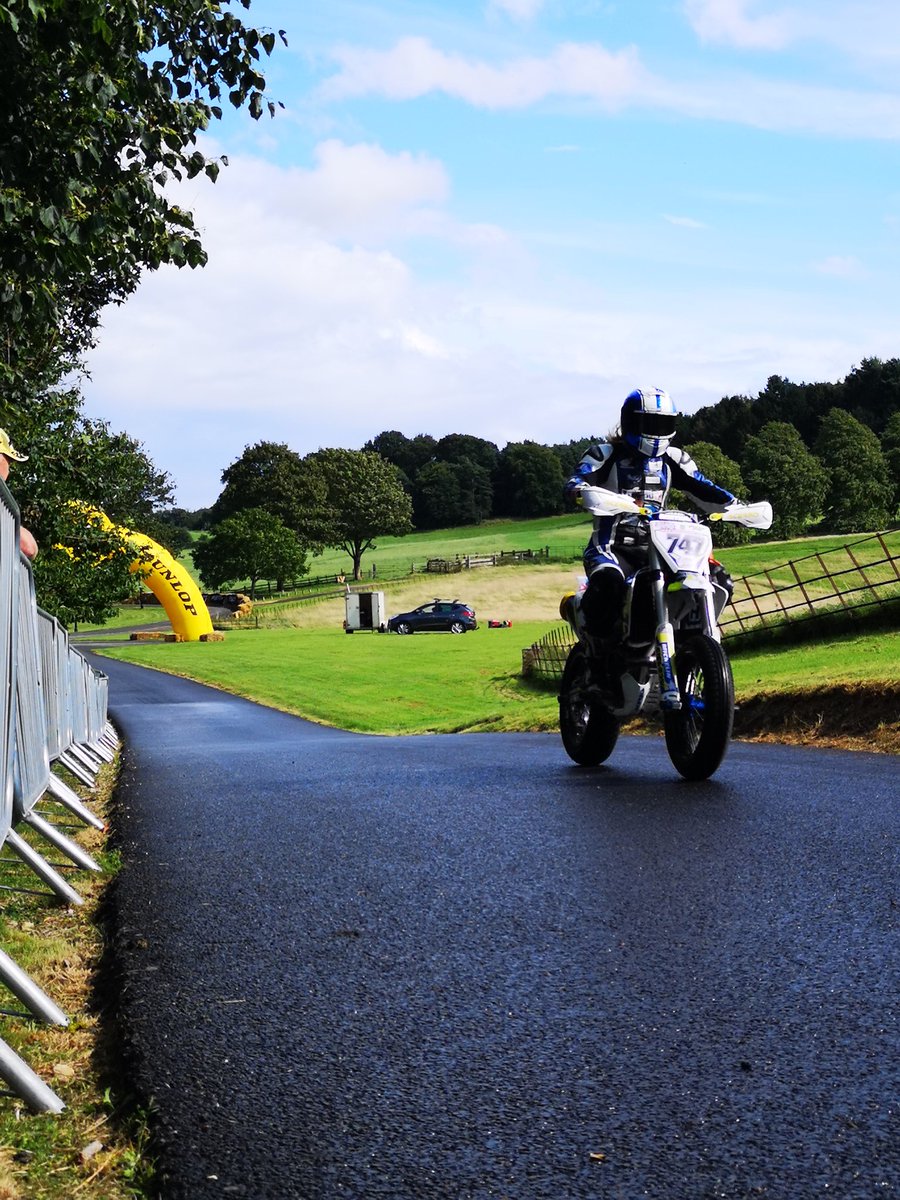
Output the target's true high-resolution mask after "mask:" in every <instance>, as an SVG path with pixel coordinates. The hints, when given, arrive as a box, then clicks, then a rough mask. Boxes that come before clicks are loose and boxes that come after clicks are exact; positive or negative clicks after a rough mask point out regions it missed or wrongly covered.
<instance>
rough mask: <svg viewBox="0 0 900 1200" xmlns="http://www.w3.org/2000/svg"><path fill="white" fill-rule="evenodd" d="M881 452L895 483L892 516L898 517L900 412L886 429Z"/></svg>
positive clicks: (899, 502)
mask: <svg viewBox="0 0 900 1200" xmlns="http://www.w3.org/2000/svg"><path fill="white" fill-rule="evenodd" d="M881 450H882V453H883V454H884V459H885V462H886V463H887V467H888V477H889V478H890V479H892V480H893V483H894V500H893V509H892V512H891V515H892V516H893V517H896V516H897V510H898V508H900V411H898V412H895V413H894V414H893V415H892V416H891V418H890V419H889V421H888V423H887V424H886V425H885V427H884V433H883V434H882V436H881Z"/></svg>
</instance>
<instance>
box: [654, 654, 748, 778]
mask: <svg viewBox="0 0 900 1200" xmlns="http://www.w3.org/2000/svg"><path fill="white" fill-rule="evenodd" d="M675 669H676V673H677V676H678V689H679V691H680V692H681V709H680V711H678V712H667V713H664V714H663V724H664V726H665V731H666V749H667V750H668V752H669V758H671V760H672V763H673V764H674V766H675V769H676V770H677V771H678V772H679V774H681V775H683V776H684V778H685V779H709V777H710V775H712V774H713V772H714V771H716V770H717V769H718V768H719V766H720V765H721V763H722V759H723V758H724V757H725V752H726V751H727V749H728V743H729V742H730V741H731V729H732V726H733V724H734V680H733V678H732V675H731V663H730V662H729V661H728V656H727V654H726V653H725V651H724V650H723V649H722V647H721V645H720V644H719V643H718V642H717V641H716V640H715V639H714V638H711V637H709V636H708V635H707V634H705V633H704V634H699V635H698V636H696V637H692V638H691V639H690V640H689V641H687V642H685V643H684V644H683V645H681V646H679V647H678V648H677V650H676V653H675Z"/></svg>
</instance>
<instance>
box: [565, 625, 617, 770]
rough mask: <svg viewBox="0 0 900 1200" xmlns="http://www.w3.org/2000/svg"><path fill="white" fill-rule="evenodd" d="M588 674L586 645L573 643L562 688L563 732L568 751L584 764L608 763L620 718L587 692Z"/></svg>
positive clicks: (587, 765) (615, 740)
mask: <svg viewBox="0 0 900 1200" xmlns="http://www.w3.org/2000/svg"><path fill="white" fill-rule="evenodd" d="M588 674H589V662H588V656H587V655H586V654H585V652H584V648H583V647H582V646H573V647H572V649H571V650H570V651H569V657H568V658H567V659H566V665H565V667H564V668H563V675H562V683H561V684H560V689H559V733H560V736H561V738H562V743H563V746H564V748H565V751H566V754H568V756H569V758H571V759H572V761H573V762H576V763H578V765H579V766H580V767H595V766H597V765H598V763H602V762H605V761H606V760H607V759H608V758H609V756H610V755H611V754H612V752H613V750H614V749H615V746H616V742H617V741H618V738H619V721H618V718H617V717H614V716H613V714H612V713H611V712H609V710H608V709H606V708H605V707H604V706H603V704H602V702H601V701H600V700H599V699H596V698H593V697H591V696H589V695H588V694H587V687H588Z"/></svg>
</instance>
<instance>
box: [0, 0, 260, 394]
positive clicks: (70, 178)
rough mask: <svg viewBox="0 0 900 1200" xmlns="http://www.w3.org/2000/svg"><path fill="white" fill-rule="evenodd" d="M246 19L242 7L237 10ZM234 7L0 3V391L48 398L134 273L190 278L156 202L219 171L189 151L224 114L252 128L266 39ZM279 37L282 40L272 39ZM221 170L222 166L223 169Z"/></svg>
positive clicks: (175, 210)
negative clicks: (175, 187)
mask: <svg viewBox="0 0 900 1200" xmlns="http://www.w3.org/2000/svg"><path fill="white" fill-rule="evenodd" d="M239 3H240V4H241V5H242V6H243V7H244V8H248V7H249V4H250V0H239ZM230 4H231V0H158V2H156V3H151V0H119V2H118V3H114V4H110V3H109V2H108V0H2V3H0V62H2V64H3V87H2V89H0V223H2V226H3V238H2V239H0V384H4V385H5V386H6V389H7V392H8V394H9V395H17V394H20V393H22V392H23V391H25V392H29V391H30V392H32V393H33V392H34V390H35V388H36V387H38V386H42V385H47V384H52V383H55V382H56V381H57V380H58V379H59V378H61V377H62V373H63V371H64V370H65V368H66V367H67V366H70V365H71V364H72V363H73V362H74V361H75V360H77V358H78V356H79V355H80V354H81V352H82V351H83V350H84V349H85V348H86V347H88V346H90V345H91V343H92V340H93V336H94V332H95V330H96V328H97V324H98V320H99V314H100V312H101V311H102V309H103V308H104V307H105V306H106V305H107V304H109V303H110V302H121V301H122V300H123V299H124V298H125V297H126V296H128V295H129V294H130V293H131V292H133V291H134V289H135V287H136V286H137V283H138V280H139V278H140V275H141V272H142V271H143V270H145V269H150V270H153V269H155V268H157V267H159V266H160V265H161V264H162V263H174V264H176V265H177V266H184V265H190V266H192V267H195V266H199V265H202V263H203V262H204V261H205V254H204V251H203V249H202V246H201V244H200V240H199V237H198V234H197V231H196V229H195V226H194V221H193V218H192V216H191V214H190V213H189V212H186V211H185V210H184V209H182V208H180V207H179V206H178V205H177V204H176V203H175V202H174V201H173V199H172V198H171V197H170V196H169V195H167V193H166V192H165V190H164V189H165V185H166V183H167V182H169V181H170V180H171V179H182V178H185V177H186V178H188V179H191V178H194V177H195V176H197V175H200V174H206V175H207V176H209V177H210V178H211V179H215V177H216V175H217V173H218V171H219V162H218V161H212V160H210V159H207V158H206V157H205V156H204V154H203V153H202V152H201V151H200V150H198V149H197V148H196V138H197V135H198V134H199V133H200V132H201V131H203V130H205V129H206V128H207V126H208V125H209V123H210V121H211V120H213V119H216V118H219V117H221V115H222V103H223V101H225V100H227V101H228V102H229V103H230V104H231V105H233V106H234V107H236V108H240V107H243V106H245V105H246V106H247V107H248V109H249V111H250V115H251V116H252V117H254V118H256V117H259V116H260V115H261V113H262V112H263V110H264V109H265V108H266V107H268V108H269V111H270V112H273V111H274V108H273V106H272V105H271V103H270V102H268V101H267V100H266V99H265V95H264V92H265V79H264V77H263V75H262V74H261V73H260V70H259V66H260V61H261V58H262V56H263V55H264V54H265V55H268V54H270V53H271V51H272V49H273V48H274V45H275V34H274V33H271V32H263V33H260V32H259V31H257V30H255V29H251V28H247V27H245V26H244V25H243V24H242V23H241V21H240V20H239V19H238V17H237V16H235V14H234V13H233V12H232V11H231V8H230ZM282 36H283V35H282ZM221 161H224V160H221Z"/></svg>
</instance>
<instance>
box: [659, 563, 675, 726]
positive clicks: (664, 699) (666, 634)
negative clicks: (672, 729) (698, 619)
mask: <svg viewBox="0 0 900 1200" xmlns="http://www.w3.org/2000/svg"><path fill="white" fill-rule="evenodd" d="M652 585H653V603H654V605H655V608H656V664H657V670H658V672H659V706H660V708H661V709H662V710H663V711H664V712H677V711H678V710H679V709H680V708H681V692H680V691H679V690H678V676H677V675H676V673H675V630H674V629H673V628H672V622H671V621H670V620H669V611H668V607H667V605H666V586H665V580H664V579H663V573H662V571H656V572H655V573H654V576H653V580H652Z"/></svg>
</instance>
